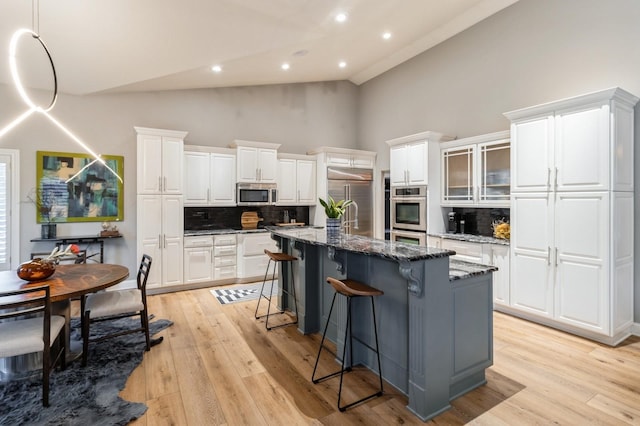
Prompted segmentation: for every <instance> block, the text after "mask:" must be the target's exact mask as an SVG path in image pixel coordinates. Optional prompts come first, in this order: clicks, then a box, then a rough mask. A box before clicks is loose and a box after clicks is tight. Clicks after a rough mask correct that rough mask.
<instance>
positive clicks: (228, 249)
mask: <svg viewBox="0 0 640 426" xmlns="http://www.w3.org/2000/svg"><path fill="white" fill-rule="evenodd" d="M235 278H236V235H235V234H225V235H214V236H213V279H214V280H216V281H217V280H227V279H235Z"/></svg>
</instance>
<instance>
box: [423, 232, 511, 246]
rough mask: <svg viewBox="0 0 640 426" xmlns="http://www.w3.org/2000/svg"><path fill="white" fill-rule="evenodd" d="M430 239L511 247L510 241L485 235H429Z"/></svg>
mask: <svg viewBox="0 0 640 426" xmlns="http://www.w3.org/2000/svg"><path fill="white" fill-rule="evenodd" d="M427 235H429V236H430V237H440V238H446V239H449V240H458V241H469V242H470V243H482V244H500V245H503V246H508V245H509V240H505V239H502V238H494V237H487V236H484V235H472V234H448V233H447V234H444V233H442V234H441V233H428V234H427Z"/></svg>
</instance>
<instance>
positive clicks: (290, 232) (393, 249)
mask: <svg viewBox="0 0 640 426" xmlns="http://www.w3.org/2000/svg"><path fill="white" fill-rule="evenodd" d="M268 229H269V231H271V233H273V234H274V235H277V236H279V237H282V238H288V239H291V240H297V241H301V242H303V243H307V244H313V245H318V246H325V247H333V248H335V249H338V250H345V251H350V252H354V253H361V254H365V255H368V256H377V257H382V258H386V259H392V260H397V261H414V260H423V259H435V258H439V257H447V256H452V255H454V254H456V253H455V251H452V250H446V249H439V248H435V247H425V246H418V245H413V244H405V243H398V242H393V241H386V240H377V239H374V238H369V237H363V236H360V235H349V234H341V235H340V236H339V237H338V238H335V239H334V238H331V239H329V238H327V231H326V229H324V228H302V229H282V228H279V227H269V228H268Z"/></svg>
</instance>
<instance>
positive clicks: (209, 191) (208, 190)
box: [207, 188, 211, 202]
mask: <svg viewBox="0 0 640 426" xmlns="http://www.w3.org/2000/svg"><path fill="white" fill-rule="evenodd" d="M207 201H208V202H211V189H209V188H207Z"/></svg>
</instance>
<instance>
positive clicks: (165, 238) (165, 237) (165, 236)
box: [164, 234, 167, 248]
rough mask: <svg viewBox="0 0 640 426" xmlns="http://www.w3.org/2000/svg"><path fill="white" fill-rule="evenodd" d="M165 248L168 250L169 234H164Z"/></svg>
mask: <svg viewBox="0 0 640 426" xmlns="http://www.w3.org/2000/svg"><path fill="white" fill-rule="evenodd" d="M164 248H167V234H164Z"/></svg>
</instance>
